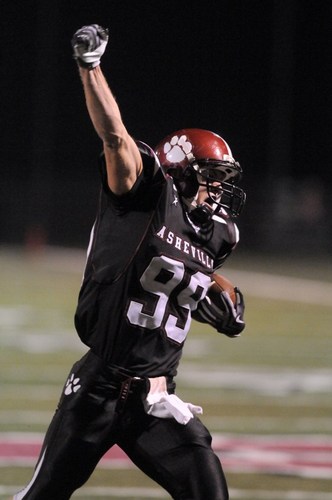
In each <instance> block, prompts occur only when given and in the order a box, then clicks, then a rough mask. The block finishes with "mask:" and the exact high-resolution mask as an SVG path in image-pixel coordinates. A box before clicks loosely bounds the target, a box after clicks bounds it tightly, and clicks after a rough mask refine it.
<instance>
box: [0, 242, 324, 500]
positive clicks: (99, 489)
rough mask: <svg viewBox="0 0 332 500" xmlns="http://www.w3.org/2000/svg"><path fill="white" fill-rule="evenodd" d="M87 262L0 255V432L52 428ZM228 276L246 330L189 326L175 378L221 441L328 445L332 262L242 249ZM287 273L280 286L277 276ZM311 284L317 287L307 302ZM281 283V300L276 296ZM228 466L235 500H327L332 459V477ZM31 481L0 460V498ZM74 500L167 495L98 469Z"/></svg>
mask: <svg viewBox="0 0 332 500" xmlns="http://www.w3.org/2000/svg"><path fill="white" fill-rule="evenodd" d="M83 267H84V254H83V253H82V252H77V251H64V250H59V249H58V250H57V251H55V250H54V249H47V250H45V251H44V252H41V253H36V254H27V253H24V252H23V251H22V250H20V249H11V248H5V247H4V248H2V249H1V248H0V279H1V288H0V380H1V402H0V435H1V436H2V437H4V436H6V435H13V434H15V435H16V433H18V434H19V433H37V434H38V435H39V434H40V435H42V434H43V433H44V432H45V430H46V428H47V425H48V423H49V421H50V418H51V416H52V413H53V410H54V408H55V406H56V403H57V400H58V397H59V394H60V392H61V388H62V385H63V383H64V381H65V378H66V376H67V374H68V372H69V370H70V368H71V365H72V363H73V362H74V361H75V360H76V359H78V357H80V356H81V354H82V353H83V352H85V348H84V347H83V346H82V345H81V344H80V342H79V340H78V338H77V336H76V333H75V331H74V327H73V313H74V310H75V305H76V298H77V293H78V289H79V286H80V282H81V277H82V271H83ZM248 271H250V273H249V274H248ZM224 273H225V275H226V276H228V277H231V278H232V276H236V277H237V278H238V279H239V281H238V283H237V284H238V285H239V286H240V288H241V289H242V290H243V291H244V293H245V296H246V321H247V328H246V331H245V332H244V333H243V335H242V337H241V338H240V339H228V338H227V337H224V336H222V335H219V334H217V333H215V332H214V331H213V330H212V329H210V328H209V327H205V326H202V325H199V324H198V323H194V324H193V326H192V329H191V332H190V334H189V337H188V340H187V343H186V346H185V349H184V356H183V361H182V365H181V367H180V373H179V376H178V378H177V386H178V389H177V392H178V395H179V396H180V397H181V398H182V399H185V400H190V401H192V402H193V403H197V404H200V405H201V406H203V408H204V415H203V417H202V420H203V421H204V423H206V425H207V426H208V428H209V429H210V431H211V432H212V433H213V435H215V436H233V437H237V438H239V437H241V436H243V437H244V436H245V437H246V438H247V437H250V436H251V437H254V436H260V437H264V436H265V437H269V436H274V437H276V436H277V437H276V441H278V437H279V438H280V439H281V438H282V437H284V436H288V437H296V438H301V437H303V438H310V439H315V438H317V439H320V440H323V441H324V440H326V441H329V442H331V439H332V397H331V388H332V367H331V353H332V335H331V324H332V268H331V264H330V263H328V261H325V260H321V261H320V262H316V263H310V265H309V264H308V262H306V261H305V260H304V259H303V260H295V259H294V261H293V260H292V259H289V260H288V261H285V260H280V259H276V258H272V257H271V256H265V257H262V256H248V255H241V254H239V256H235V255H234V257H232V259H231V261H230V263H229V268H228V267H227V266H226V267H225V269H224ZM232 273H234V274H232ZM241 273H242V274H241ZM254 273H265V278H268V280H270V281H269V283H270V291H271V293H269V290H266V289H264V290H261V289H260V284H259V283H260V282H259V276H260V274H257V279H255V274H254ZM267 275H268V276H267ZM280 275H282V276H284V277H285V280H284V281H283V280H281V281H280V280H278V279H276V281H274V277H276V276H277V277H278V276H280ZM240 278H242V279H243V281H241V279H240ZM291 278H295V280H293V281H292V279H291ZM317 282H319V283H321V289H322V290H323V291H324V294H323V300H321V299H320V298H319V297H320V295H319V290H318V291H317V290H316V288H317V285H318V288H319V287H320V285H319V283H317ZM311 283H312V290H314V289H315V290H316V292H315V294H314V296H312V300H311ZM296 287H298V289H299V293H300V291H301V294H302V295H303V291H305V290H306V288H307V294H305V295H306V297H303V298H302V299H301V300H296V293H294V294H293V297H290V293H293V292H292V290H296ZM315 287H316V288H315ZM277 288H278V290H279V292H280V296H279V297H278V298H275V293H274V292H275V291H276V289H277ZM283 290H284V293H285V295H286V296H287V298H285V299H283ZM286 292H288V293H286ZM302 295H301V296H302ZM224 468H225V472H226V475H227V478H228V483H229V487H230V493H231V498H232V499H245V500H259V499H262V500H284V499H286V500H287V499H289V500H292V499H296V500H307V499H308V500H309V499H310V500H327V499H330V498H332V493H331V492H332V458H331V459H330V469H329V470H330V471H331V477H329V476H328V473H326V471H325V473H321V470H320V471H317V470H316V471H315V470H314V471H313V469H310V470H309V471H307V473H304V472H302V473H299V474H296V473H292V472H291V471H287V469H286V470H283V471H282V472H280V471H279V472H273V471H272V472H267V471H266V470H264V467H263V468H262V470H259V469H257V470H255V471H251V472H248V471H246V470H244V469H243V467H239V468H238V470H237V468H236V467H234V468H233V467H231V466H230V467H229V469H228V468H227V466H225V467H224ZM323 472H324V471H323ZM31 475H32V466H24V464H16V465H13V464H12V463H11V464H8V463H7V462H6V460H4V459H2V460H1V461H0V498H1V499H9V498H11V494H12V493H13V492H14V491H15V490H16V489H17V488H19V487H22V486H24V485H25V484H26V483H27V482H28V481H29V480H30V479H31ZM74 498H88V499H89V500H100V499H106V498H112V499H121V498H126V499H135V500H139V499H143V498H153V499H157V498H165V499H166V498H168V496H167V495H165V493H164V492H163V491H162V490H161V489H160V488H159V487H158V486H157V485H155V484H154V483H153V482H152V481H150V480H149V479H148V478H147V477H146V476H144V475H143V474H142V473H141V472H140V471H138V470H137V469H136V468H135V467H130V468H128V469H123V468H119V469H117V468H113V469H109V468H107V467H104V466H101V467H98V469H97V470H96V471H95V472H94V474H93V476H92V477H91V479H90V480H89V482H88V483H87V484H86V486H85V487H84V488H82V489H81V490H80V491H78V492H76V493H75V495H74ZM45 500H47V499H45ZM207 500H210V499H207Z"/></svg>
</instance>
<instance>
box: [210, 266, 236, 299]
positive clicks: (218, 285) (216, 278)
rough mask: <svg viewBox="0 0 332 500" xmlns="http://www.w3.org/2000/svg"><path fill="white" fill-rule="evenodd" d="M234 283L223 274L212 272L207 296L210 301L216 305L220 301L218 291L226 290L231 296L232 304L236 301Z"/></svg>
mask: <svg viewBox="0 0 332 500" xmlns="http://www.w3.org/2000/svg"><path fill="white" fill-rule="evenodd" d="M234 288H235V287H234V285H233V283H232V282H231V281H230V280H229V279H227V278H226V277H225V276H222V275H221V274H217V273H213V274H212V283H211V285H210V288H209V290H208V293H207V295H208V297H209V298H210V299H211V301H212V302H213V303H214V304H216V305H218V304H219V302H220V298H219V296H220V292H228V293H229V296H230V298H231V301H232V302H233V304H235V303H236V293H235V290H234Z"/></svg>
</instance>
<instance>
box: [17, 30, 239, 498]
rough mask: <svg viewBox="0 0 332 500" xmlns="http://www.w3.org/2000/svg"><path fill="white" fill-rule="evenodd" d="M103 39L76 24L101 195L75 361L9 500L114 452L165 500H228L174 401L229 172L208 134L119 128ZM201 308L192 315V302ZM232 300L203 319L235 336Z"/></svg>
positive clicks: (228, 197) (232, 192)
mask: <svg viewBox="0 0 332 500" xmlns="http://www.w3.org/2000/svg"><path fill="white" fill-rule="evenodd" d="M107 42H108V31H107V30H105V29H103V28H102V27H100V26H98V25H90V26H84V27H83V28H81V29H79V30H78V31H77V32H76V33H75V34H74V37H73V40H72V47H73V52H74V58H75V59H76V61H77V63H78V68H79V73H80V77H81V81H82V84H83V89H84V93H85V99H86V105H87V109H88V113H89V116H90V118H91V121H92V123H93V125H94V127H95V130H96V132H97V134H98V135H99V137H100V139H101V141H102V143H103V154H102V156H101V160H100V170H101V195H100V201H99V208H98V212H97V216H96V220H95V224H94V226H93V229H92V232H91V239H90V245H89V249H88V257H87V264H86V269H85V273H84V280H83V283H82V287H81V290H80V293H79V299H78V305H77V310H76V315H75V325H76V329H77V332H78V335H79V337H80V338H81V340H82V342H83V343H84V344H86V346H88V350H87V353H86V354H85V355H84V356H83V358H82V359H80V360H79V361H77V362H76V363H75V364H74V366H73V367H72V369H71V370H70V372H69V375H68V378H67V381H66V383H65V386H64V388H63V392H62V395H61V398H60V401H59V404H58V407H57V410H56V413H55V415H54V417H53V419H52V422H51V424H50V426H49V429H48V431H47V433H46V436H45V440H44V444H43V447H42V450H41V453H40V457H39V460H38V463H37V466H36V469H35V472H34V475H33V477H32V479H31V481H30V483H29V484H28V485H27V486H26V487H25V488H24V489H23V490H22V491H21V492H19V493H17V494H16V495H15V496H14V499H15V500H21V499H29V500H46V499H47V500H65V499H68V498H70V496H71V495H72V494H73V492H74V491H75V490H76V489H77V488H79V487H81V486H82V485H83V484H84V483H85V482H86V481H87V479H88V478H89V476H90V475H91V473H92V472H93V470H94V469H95V467H96V466H97V464H98V462H99V460H100V459H101V457H102V456H103V455H104V454H105V452H106V451H107V450H108V449H110V448H111V447H112V446H113V445H114V444H117V445H119V446H120V447H121V448H122V450H124V451H125V453H126V454H127V455H128V457H130V459H131V460H132V461H133V463H134V464H136V465H137V467H139V468H140V469H141V470H142V471H143V472H144V473H145V474H147V475H148V476H149V477H150V478H152V479H153V480H155V481H156V482H157V483H158V484H159V485H161V486H162V487H163V488H164V489H165V490H167V492H168V493H169V494H170V495H171V497H172V498H174V499H183V500H184V499H188V500H189V499H202V500H203V499H204V500H206V499H209V500H225V499H228V489H227V483H226V479H225V476H224V473H223V470H222V466H221V463H220V460H219V459H218V457H217V456H216V455H215V453H214V452H213V450H212V447H211V435H210V433H209V431H208V430H207V429H206V427H205V426H204V425H203V423H202V422H201V420H200V419H199V417H198V416H197V415H199V414H200V413H202V409H201V408H200V407H199V406H196V405H194V404H192V403H188V402H184V401H182V400H181V399H180V398H179V397H178V396H177V395H176V394H175V382H174V377H175V375H176V373H177V370H178V365H179V361H180V358H181V354H182V348H183V345H184V343H185V340H186V336H187V334H188V331H189V328H190V323H191V315H192V313H193V314H194V315H195V318H197V319H198V320H200V319H202V320H203V319H204V321H206V310H207V308H208V303H204V301H205V300H206V294H207V292H208V288H209V285H210V283H211V275H212V273H213V272H214V271H215V270H216V269H217V268H220V267H221V266H222V265H223V263H224V262H225V260H226V258H227V257H228V255H229V254H230V253H231V252H232V250H233V249H234V248H235V246H236V245H237V243H238V230H237V226H236V225H235V223H234V221H233V219H234V217H236V216H237V215H239V213H240V211H241V209H242V206H243V204H244V201H245V194H244V192H243V190H242V189H241V188H239V187H238V186H237V182H238V180H239V179H240V176H241V167H240V165H239V163H238V162H236V161H235V160H234V158H233V155H232V152H231V150H230V148H229V146H228V144H227V143H226V141H225V140H224V139H222V138H221V137H220V136H219V135H217V134H215V133H213V132H210V131H207V130H201V129H184V130H179V131H176V132H174V133H172V134H170V135H168V136H167V137H165V139H163V140H162V141H161V142H160V143H159V144H158V146H157V147H156V148H155V150H153V149H152V148H151V147H149V146H147V145H146V144H144V143H142V142H140V141H137V140H135V139H134V138H133V137H131V136H130V135H129V133H128V131H127V130H126V127H125V125H124V123H123V121H122V118H121V114H120V111H119V108H118V105H117V103H116V101H115V99H114V97H113V94H112V92H111V90H110V88H109V86H108V84H107V82H106V80H105V77H104V75H103V73H102V70H101V67H100V58H101V56H102V55H103V53H104V51H105V48H106V44H107ZM202 304H204V305H205V309H204V318H203V317H202V316H201V313H200V310H201V309H200V307H201V305H202ZM243 311H244V304H243V297H242V294H241V293H240V292H239V293H238V295H237V302H236V304H235V306H234V305H233V303H231V304H230V303H229V301H227V300H226V301H225V310H224V311H223V312H222V314H220V316H216V315H215V312H214V310H213V309H212V310H211V311H210V317H211V324H213V325H214V326H215V327H216V328H217V330H218V331H220V332H223V330H224V329H225V331H227V335H234V336H237V335H238V334H239V333H240V332H241V331H242V330H243V328H244V320H243Z"/></svg>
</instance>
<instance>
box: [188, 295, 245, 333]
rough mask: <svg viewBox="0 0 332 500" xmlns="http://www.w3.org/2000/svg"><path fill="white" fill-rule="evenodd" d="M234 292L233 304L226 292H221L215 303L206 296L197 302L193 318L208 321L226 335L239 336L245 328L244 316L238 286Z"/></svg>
mask: <svg viewBox="0 0 332 500" xmlns="http://www.w3.org/2000/svg"><path fill="white" fill-rule="evenodd" d="M234 291H235V294H236V302H235V304H233V302H232V300H231V298H230V296H229V294H228V293H227V292H221V293H220V295H219V297H218V301H219V303H218V304H216V303H215V302H212V301H211V299H210V298H209V297H208V296H206V297H205V298H204V299H203V300H202V301H201V302H199V303H198V306H197V309H196V310H195V311H193V312H192V317H193V319H195V320H197V321H201V322H202V323H208V324H210V325H211V326H213V328H216V330H217V331H218V332H219V333H223V334H225V335H227V336H228V337H239V335H240V333H241V332H242V330H244V328H245V322H244V319H243V316H244V308H245V306H244V300H243V295H242V293H241V291H240V290H239V288H237V287H235V288H234Z"/></svg>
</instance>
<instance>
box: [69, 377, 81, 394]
mask: <svg viewBox="0 0 332 500" xmlns="http://www.w3.org/2000/svg"><path fill="white" fill-rule="evenodd" d="M79 381H80V379H79V378H78V377H76V378H75V374H74V373H72V374H71V376H70V377H69V379H68V380H67V382H66V387H65V395H66V396H69V395H70V394H72V393H75V392H77V391H78V390H79V389H80V388H81V384H80V383H79Z"/></svg>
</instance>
